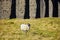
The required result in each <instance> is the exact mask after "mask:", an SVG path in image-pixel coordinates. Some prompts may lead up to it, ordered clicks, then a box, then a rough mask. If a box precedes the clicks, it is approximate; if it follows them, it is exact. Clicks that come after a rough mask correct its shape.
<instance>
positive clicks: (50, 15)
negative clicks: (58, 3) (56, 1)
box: [49, 0, 53, 17]
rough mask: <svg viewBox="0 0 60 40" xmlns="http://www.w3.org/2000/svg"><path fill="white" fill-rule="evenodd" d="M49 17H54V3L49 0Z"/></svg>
mask: <svg viewBox="0 0 60 40" xmlns="http://www.w3.org/2000/svg"><path fill="white" fill-rule="evenodd" d="M49 17H53V3H52V1H51V0H49Z"/></svg>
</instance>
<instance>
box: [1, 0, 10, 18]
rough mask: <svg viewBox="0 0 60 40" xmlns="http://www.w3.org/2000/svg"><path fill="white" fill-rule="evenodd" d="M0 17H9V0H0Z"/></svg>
mask: <svg viewBox="0 0 60 40" xmlns="http://www.w3.org/2000/svg"><path fill="white" fill-rule="evenodd" d="M0 9H1V12H0V13H1V16H0V17H1V18H9V17H10V13H11V0H1V8H0Z"/></svg>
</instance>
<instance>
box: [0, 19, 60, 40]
mask: <svg viewBox="0 0 60 40" xmlns="http://www.w3.org/2000/svg"><path fill="white" fill-rule="evenodd" d="M22 23H30V24H31V28H30V30H29V32H28V33H27V34H26V33H24V32H22V31H21V30H20V25H21V24H22ZM0 40H60V18H41V19H1V20H0Z"/></svg>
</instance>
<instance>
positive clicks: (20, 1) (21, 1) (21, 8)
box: [16, 0, 25, 18]
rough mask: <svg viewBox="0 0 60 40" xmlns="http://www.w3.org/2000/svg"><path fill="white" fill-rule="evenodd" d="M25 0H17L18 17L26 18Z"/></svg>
mask: <svg viewBox="0 0 60 40" xmlns="http://www.w3.org/2000/svg"><path fill="white" fill-rule="evenodd" d="M24 13H25V0H16V18H24Z"/></svg>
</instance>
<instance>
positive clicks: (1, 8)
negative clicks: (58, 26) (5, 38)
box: [0, 0, 60, 18]
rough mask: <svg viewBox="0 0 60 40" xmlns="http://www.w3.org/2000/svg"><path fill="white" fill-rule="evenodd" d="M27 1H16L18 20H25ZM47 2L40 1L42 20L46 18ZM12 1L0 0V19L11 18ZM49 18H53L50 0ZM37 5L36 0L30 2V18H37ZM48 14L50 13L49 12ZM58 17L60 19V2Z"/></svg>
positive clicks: (59, 4)
mask: <svg viewBox="0 0 60 40" xmlns="http://www.w3.org/2000/svg"><path fill="white" fill-rule="evenodd" d="M25 1H26V0H16V18H24V14H25V5H26V4H25ZM45 1H47V0H40V18H43V17H45V13H46V9H47V8H46V5H45V3H46V2H45ZM11 5H12V0H0V18H10V15H11V10H12V9H11ZM48 5H49V17H53V3H52V1H51V0H49V4H48ZM36 9H37V4H36V0H29V16H30V18H35V17H36ZM47 12H48V11H47ZM56 14H57V13H56ZM58 17H60V1H58Z"/></svg>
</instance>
